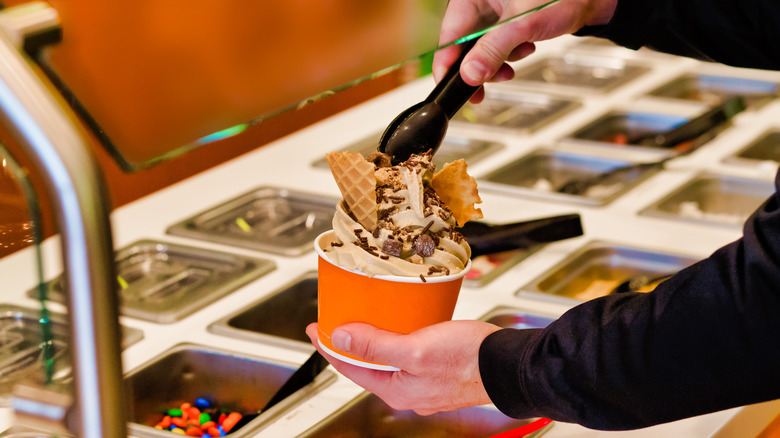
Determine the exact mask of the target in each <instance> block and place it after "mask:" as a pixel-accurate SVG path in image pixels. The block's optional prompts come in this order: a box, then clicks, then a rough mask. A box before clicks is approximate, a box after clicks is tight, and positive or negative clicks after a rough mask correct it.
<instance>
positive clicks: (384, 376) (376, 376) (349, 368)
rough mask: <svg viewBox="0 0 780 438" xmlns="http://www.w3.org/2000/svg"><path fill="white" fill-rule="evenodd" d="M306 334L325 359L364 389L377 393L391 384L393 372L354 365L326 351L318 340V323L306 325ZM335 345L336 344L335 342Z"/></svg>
mask: <svg viewBox="0 0 780 438" xmlns="http://www.w3.org/2000/svg"><path fill="white" fill-rule="evenodd" d="M306 334H307V335H308V336H309V339H311V342H312V344H314V347H315V348H316V349H317V351H319V352H320V354H322V355H323V356H324V357H325V359H327V360H328V363H330V364H331V366H333V368H334V369H335V370H336V371H338V372H339V373H341V374H342V375H343V376H345V377H346V378H348V379H350V380H352V381H353V382H355V383H357V384H358V385H359V386H361V387H362V388H363V389H365V390H367V391H370V392H373V393H376V392H380V391H382V390H383V389H384V388H386V387H387V386H388V385H389V380H390V379H391V378H392V374H393V373H391V372H388V371H380V370H374V369H369V368H363V367H360V366H357V365H352V364H350V363H347V362H344V361H342V360H340V359H337V358H334V357H333V356H331V355H330V354H328V352H327V351H324V350H323V349H322V347H320V345H319V343H318V342H317V339H318V332H317V323H311V324H309V325H308V326H307V327H306ZM334 346H336V345H335V344H334ZM336 348H338V349H339V350H341V348H339V347H338V346H336ZM342 351H344V350H342Z"/></svg>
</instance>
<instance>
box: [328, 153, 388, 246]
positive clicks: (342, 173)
mask: <svg viewBox="0 0 780 438" xmlns="http://www.w3.org/2000/svg"><path fill="white" fill-rule="evenodd" d="M325 159H326V160H327V162H328V165H329V166H330V171H331V173H332V174H333V178H334V179H335V180H336V185H338V187H339V190H340V191H341V195H342V196H343V197H344V201H346V203H347V206H348V207H349V210H350V212H352V214H353V215H354V216H355V219H357V221H358V223H360V225H362V226H363V228H365V229H366V230H368V231H373V230H374V228H376V224H377V204H376V178H374V164H373V163H369V162H368V161H366V159H365V158H363V155H362V154H360V152H347V151H344V152H330V153H328V154H327V155H325Z"/></svg>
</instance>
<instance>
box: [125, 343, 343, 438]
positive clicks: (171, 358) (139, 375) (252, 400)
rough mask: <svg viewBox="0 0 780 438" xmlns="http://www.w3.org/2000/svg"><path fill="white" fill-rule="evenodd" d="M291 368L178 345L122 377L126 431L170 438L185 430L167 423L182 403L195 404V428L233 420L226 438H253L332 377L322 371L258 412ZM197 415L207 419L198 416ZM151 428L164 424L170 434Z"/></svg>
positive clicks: (173, 422) (219, 424)
mask: <svg viewBox="0 0 780 438" xmlns="http://www.w3.org/2000/svg"><path fill="white" fill-rule="evenodd" d="M295 370H296V367H294V366H292V365H287V364H283V363H278V362H276V361H274V360H271V359H263V358H256V357H252V356H249V355H242V354H237V353H233V352H230V351H224V350H221V349H217V348H211V347H206V346H200V345H191V344H181V345H177V346H175V347H173V348H171V349H170V350H169V351H167V352H165V353H164V354H163V355H162V356H160V357H158V358H155V359H154V360H152V361H151V362H150V363H148V364H145V365H143V366H142V367H140V368H139V369H138V370H136V371H133V372H131V373H129V374H128V375H127V376H126V377H125V382H126V386H127V391H128V393H129V402H130V407H131V409H130V412H131V417H130V429H131V431H132V432H133V433H134V434H136V435H138V436H149V437H169V436H172V435H171V432H169V431H171V430H173V429H176V428H179V429H184V430H186V429H188V428H189V427H187V426H184V427H179V426H178V423H179V422H177V421H176V420H172V422H171V420H166V416H167V417H171V418H177V417H178V418H182V415H183V414H182V412H181V411H182V410H184V409H182V404H184V403H187V404H189V405H190V406H192V407H198V405H200V407H198V409H199V410H200V412H199V413H198V415H197V417H198V418H199V424H202V423H201V422H200V421H201V420H206V421H205V422H208V421H213V422H214V423H216V424H217V425H218V426H221V425H223V424H224V423H225V421H226V420H227V417H231V416H232V417H233V418H234V419H235V418H238V423H235V422H233V421H232V420H231V421H230V423H232V424H231V425H232V427H228V426H227V425H226V426H225V427H223V430H224V429H227V430H225V431H226V432H228V435H229V436H232V437H236V438H241V437H248V436H253V435H252V434H253V433H256V432H257V430H258V429H261V428H263V426H264V425H267V424H268V422H269V421H271V420H272V419H273V418H274V417H275V416H278V415H280V414H281V413H283V412H284V411H285V410H287V409H290V408H291V407H292V406H294V405H295V404H296V403H300V402H302V401H303V400H305V399H306V398H307V397H311V396H312V395H313V394H315V393H316V392H317V391H321V390H322V388H323V387H324V386H327V385H328V384H329V383H331V382H332V380H333V379H334V377H335V376H334V374H333V373H332V372H331V371H329V370H325V371H324V372H322V373H321V374H320V375H319V376H317V377H316V379H315V380H314V381H313V382H312V383H310V384H309V385H307V386H305V387H303V388H301V389H300V390H298V391H297V392H296V393H294V394H292V395H291V396H289V397H287V398H286V399H284V400H283V401H282V402H280V403H279V404H277V405H276V406H274V407H272V408H270V409H269V410H267V411H265V412H263V413H262V414H260V411H261V410H262V409H263V408H264V407H265V405H266V403H267V402H268V401H269V400H270V399H271V397H272V396H273V395H274V393H276V391H277V390H278V389H279V388H280V387H281V386H282V384H283V383H284V382H285V381H286V380H287V378H289V377H290V375H292V373H293V372H295ZM202 414H207V415H208V417H209V418H208V419H206V418H201V415H202ZM236 414H238V415H236ZM258 414H259V415H258ZM223 415H224V417H223ZM188 416H193V415H191V414H189V415H188ZM241 420H243V421H241ZM161 423H162V425H161ZM230 423H229V424H230ZM184 424H185V425H186V424H187V423H186V421H185V423H184ZM155 426H161V427H162V426H165V427H163V428H165V429H168V430H169V431H163V430H161V429H157V428H155ZM182 432H183V431H182Z"/></svg>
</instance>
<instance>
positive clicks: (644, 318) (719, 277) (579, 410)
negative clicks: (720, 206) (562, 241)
mask: <svg viewBox="0 0 780 438" xmlns="http://www.w3.org/2000/svg"><path fill="white" fill-rule="evenodd" d="M777 206H778V199H777V195H775V197H773V198H772V199H771V200H770V201H769V202H768V203H767V204H766V205H765V206H764V207H762V209H760V210H759V211H758V212H757V213H756V214H754V215H753V216H752V217H751V219H750V220H749V222H748V224H747V226H746V227H745V235H744V237H743V238H742V239H740V240H739V241H737V242H735V243H732V244H730V245H728V246H726V247H724V248H722V249H721V250H719V251H717V252H716V253H715V254H713V255H712V256H710V257H709V258H707V259H705V260H703V261H702V262H700V263H697V264H695V265H694V266H691V267H690V268H688V269H686V270H683V271H681V272H680V273H678V274H677V275H675V276H674V277H672V278H671V279H669V280H667V281H666V282H664V283H663V284H661V285H660V286H659V287H658V288H657V289H656V290H655V291H654V292H652V293H650V294H628V295H614V296H607V297H603V298H600V299H597V300H593V301H590V302H587V303H584V304H582V305H580V306H577V307H575V308H573V309H571V310H570V311H569V312H567V313H566V314H564V315H563V316H562V317H561V318H560V319H559V320H557V321H556V322H554V323H553V324H552V325H550V326H549V327H548V328H547V329H545V330H526V331H513V330H502V331H500V332H496V333H494V334H492V335H491V336H489V337H488V338H487V339H486V340H485V341H484V342H483V344H482V348H481V350H480V369H481V372H482V375H483V381H484V382H485V386H486V388H487V390H488V394H489V395H490V397H491V399H492V400H493V402H494V403H495V404H496V405H497V406H498V407H499V408H500V409H501V410H502V411H504V412H505V413H507V414H508V415H511V416H514V417H531V416H546V417H550V418H553V419H557V420H561V421H569V422H576V423H580V424H583V425H585V426H587V427H592V428H597V429H632V428H639V427H645V426H649V425H653V424H658V423H663V422H668V421H673V420H677V419H680V418H685V417H690V416H695V415H699V414H703V413H708V412H714V411H717V410H721V409H726V408H730V407H734V406H741V405H745V404H749V403H753V402H759V401H764V400H770V399H773V398H778V397H780V374H778V373H777V372H776V370H777V369H778V368H780V348H779V347H778V346H777V345H778V344H777V339H778V337H779V336H780V318H778V315H780V212H779V211H778V209H777ZM507 376H510V377H509V378H506V377H507Z"/></svg>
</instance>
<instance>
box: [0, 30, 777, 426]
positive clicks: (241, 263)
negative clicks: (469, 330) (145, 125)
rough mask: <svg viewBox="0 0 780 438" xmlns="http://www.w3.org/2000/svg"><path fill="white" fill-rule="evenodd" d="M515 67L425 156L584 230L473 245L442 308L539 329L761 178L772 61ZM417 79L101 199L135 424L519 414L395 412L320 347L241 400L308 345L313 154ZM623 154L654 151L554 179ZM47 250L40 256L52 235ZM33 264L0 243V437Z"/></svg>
mask: <svg viewBox="0 0 780 438" xmlns="http://www.w3.org/2000/svg"><path fill="white" fill-rule="evenodd" d="M514 67H515V69H516V77H515V79H514V80H512V81H509V82H506V83H501V84H489V86H488V88H487V95H486V100H485V101H484V102H483V103H482V104H480V105H473V106H472V105H469V104H467V105H466V106H465V107H464V108H463V109H462V110H461V111H460V112H459V113H458V115H457V117H456V118H455V119H454V120H452V122H451V124H450V128H449V131H448V133H447V138H446V139H445V141H444V144H443V145H442V147H441V149H440V151H439V152H438V153H437V155H436V157H435V160H434V161H435V163H436V164H437V166H439V167H440V166H441V163H444V162H447V161H452V160H453V159H456V158H461V157H462V158H465V160H466V162H467V163H468V169H469V173H470V174H471V175H473V176H474V177H475V178H476V180H477V183H478V185H479V190H480V195H481V198H482V201H483V202H482V204H481V206H480V207H481V208H482V211H483V214H484V219H483V220H482V221H483V222H485V223H489V224H506V223H513V222H519V221H526V220H532V219H537V218H542V217H549V216H557V215H565V214H571V213H576V214H579V215H580V217H581V220H582V226H583V230H584V234H583V235H581V236H579V237H574V238H570V239H565V240H560V241H555V242H552V243H546V244H541V245H536V246H532V247H525V248H517V249H510V250H507V251H504V252H500V253H497V254H491V255H483V256H478V257H475V258H474V259H473V260H472V269H471V271H470V272H469V273H468V274H467V275H466V277H465V280H464V283H463V288H462V290H461V293H460V296H459V298H458V302H457V306H456V308H455V314H454V318H455V319H481V320H485V321H489V322H492V323H494V324H497V325H499V326H502V327H514V328H528V327H544V326H546V325H547V324H549V323H550V322H551V321H553V320H554V319H555V318H557V317H558V316H560V315H561V314H562V313H564V312H566V311H567V310H568V309H570V308H572V307H574V306H576V305H578V304H579V303H582V302H584V301H586V300H589V299H592V298H596V297H600V296H603V295H606V294H610V293H619V288H620V287H626V286H625V285H626V284H628V283H630V280H638V281H641V280H642V279H645V280H647V281H646V282H648V283H652V282H653V281H655V280H657V279H662V278H663V277H665V276H668V275H671V274H673V273H675V272H677V271H679V270H680V269H683V268H685V267H687V266H689V265H691V264H693V263H695V262H696V261H697V260H700V259H702V258H705V257H707V256H708V255H709V254H710V253H712V252H713V251H715V250H716V249H718V248H719V247H721V246H722V245H724V244H726V243H728V242H731V241H733V240H735V239H737V238H739V236H740V235H741V224H742V222H743V221H744V220H745V218H746V217H747V216H748V215H749V214H750V213H751V212H752V211H753V210H754V209H755V208H757V207H758V206H759V205H760V203H762V202H763V200H764V199H766V198H767V197H768V196H769V195H770V194H771V193H772V192H773V184H772V181H773V178H774V174H775V172H776V171H777V168H778V161H780V139H778V138H777V136H778V132H780V125H778V122H777V120H778V117H777V115H778V114H780V91H779V90H778V86H779V84H780V74H778V73H773V72H765V71H757V70H746V69H734V68H729V67H725V66H722V65H713V64H705V63H701V62H698V61H694V60H690V59H682V58H677V57H672V56H667V55H663V54H658V53H654V52H649V51H645V50H640V51H637V52H634V51H629V50H624V49H620V48H617V47H615V46H612V45H609V44H604V43H601V42H598V41H595V40H590V39H582V38H575V37H571V38H560V39H558V40H555V41H552V42H547V43H542V44H539V48H538V50H537V53H536V54H534V55H533V56H531V57H529V58H527V59H525V60H523V61H520V62H518V63H516V64H515V65H514ZM432 86H433V79H432V78H430V77H424V78H422V79H419V80H416V81H414V82H411V83H409V84H407V85H403V86H401V87H400V88H398V89H395V90H393V91H391V92H389V93H386V94H383V95H381V96H379V97H377V98H374V99H371V100H370V101H367V102H365V103H362V104H360V105H358V106H356V107H354V108H352V109H349V110H347V111H344V112H342V113H339V114H337V115H335V116H332V117H330V118H328V119H326V120H324V121H322V122H319V123H316V124H314V125H312V126H310V127H307V128H305V129H303V130H300V131H298V132H295V133H293V134H291V135H288V136H286V137H284V138H282V139H280V140H277V141H274V142H273V143H271V144H269V145H266V146H264V147H262V148H258V149H256V150H254V151H252V152H250V153H247V154H245V155H242V156H240V157H238V158H235V159H233V160H231V161H229V162H226V163H224V164H221V165H218V166H216V167H214V168H212V169H209V170H207V171H205V172H202V173H200V174H197V175H195V176H193V177H190V178H188V179H186V180H183V181H181V182H179V183H176V184H174V185H172V186H170V187H167V188H165V189H163V190H160V191H158V192H155V193H153V194H151V195H148V196H146V197H144V198H142V199H140V200H137V201H135V202H132V203H130V204H128V205H125V206H123V207H120V208H118V209H117V210H115V211H113V212H112V214H111V222H112V226H113V235H114V243H115V248H116V252H115V262H116V266H117V274H118V283H119V284H118V286H117V291H118V293H119V294H120V313H121V317H120V325H121V328H122V338H123V343H122V360H123V367H124V380H125V383H126V389H127V396H128V400H127V404H128V412H130V414H129V418H128V419H129V421H130V425H129V434H130V435H131V436H135V437H166V436H172V432H169V431H166V430H162V428H163V427H165V426H170V423H171V422H184V424H186V422H187V421H191V420H192V418H194V417H198V418H199V421H201V422H202V423H207V422H208V421H212V422H213V423H214V424H213V427H215V428H216V429H214V430H216V432H213V433H216V434H218V433H228V435H229V436H235V437H237V438H238V437H255V436H256V437H274V438H279V437H312V438H313V437H332V436H343V437H369V436H376V437H379V436H382V437H402V436H414V437H439V436H442V437H443V436H447V437H454V436H464V437H474V438H477V437H491V436H493V435H496V434H499V433H501V432H504V431H507V430H510V429H514V428H517V427H519V426H522V425H523V424H525V423H527V422H528V421H530V419H529V420H516V419H511V418H509V417H506V416H504V415H503V414H502V413H500V412H499V411H498V410H497V409H496V408H494V407H493V406H481V407H472V408H466V409H461V410H458V411H453V412H447V413H440V414H436V415H432V416H425V417H423V416H417V415H415V414H413V413H412V412H409V411H396V410H393V409H391V408H390V407H388V406H387V405H385V404H384V403H383V402H382V401H381V400H380V399H378V398H377V397H376V396H374V395H372V394H369V393H367V392H364V391H363V390H362V389H361V388H360V387H359V386H357V385H355V384H354V383H352V382H351V381H349V380H348V379H346V378H345V377H343V376H341V375H340V374H338V373H337V372H336V371H335V370H334V369H333V368H332V367H328V368H326V369H325V370H324V371H323V372H322V373H321V374H319V375H318V376H317V377H316V379H315V380H314V381H313V382H312V383H311V384H309V385H307V386H306V387H304V388H303V389H302V390H299V391H297V392H296V393H294V394H293V395H292V396H290V397H287V398H286V399H285V400H283V401H282V402H281V403H279V404H277V405H275V406H274V407H273V408H271V409H269V410H267V411H264V412H262V413H260V414H259V415H255V414H257V413H258V412H259V411H261V410H262V408H263V406H264V405H265V403H266V402H267V401H268V399H269V398H270V397H271V395H272V394H273V393H274V392H275V391H276V390H277V389H278V388H279V387H280V386H281V385H282V383H283V382H284V381H285V380H286V379H287V378H288V377H289V376H290V375H291V374H292V373H293V372H294V371H295V370H296V369H297V368H298V366H300V365H301V364H302V363H303V362H304V361H305V360H306V359H307V358H308V357H309V356H310V355H311V354H312V353H313V352H314V348H313V346H312V345H311V344H310V342H309V341H308V338H307V337H306V336H305V334H304V328H305V327H306V325H307V324H309V323H310V322H314V321H315V320H316V319H317V256H316V253H315V252H314V251H313V242H314V239H315V237H316V236H317V235H319V234H320V233H322V232H323V231H326V230H328V229H330V228H331V221H332V218H333V215H334V211H335V210H334V207H335V205H336V202H337V201H338V200H339V199H340V198H341V194H340V192H339V189H338V187H337V186H336V184H335V183H334V180H333V177H332V175H331V172H330V171H329V169H328V166H327V164H326V163H325V161H324V157H325V155H326V154H327V153H328V152H331V151H343V150H350V151H361V152H364V153H367V152H371V151H373V150H374V149H375V145H376V143H377V141H378V139H379V136H380V135H381V133H382V131H383V130H384V128H385V127H386V126H387V124H388V123H389V121H390V120H392V119H393V118H394V117H395V116H396V115H397V114H398V113H399V112H401V111H402V110H403V109H405V108H407V107H409V106H410V105H412V104H413V103H416V102H418V101H420V100H421V99H422V98H423V97H424V96H426V95H427V94H428V92H429V91H430V89H431V88H432ZM733 96H739V97H740V98H741V102H742V103H743V104H744V108H740V111H739V112H738V113H736V114H731V115H730V117H729V118H728V119H727V120H726V121H725V122H724V121H721V122H720V124H714V125H713V126H710V127H709V128H710V129H708V130H707V131H706V132H705V133H704V134H702V135H700V136H699V137H696V138H694V139H691V140H688V141H687V142H686V143H684V144H682V145H680V144H677V145H675V146H673V147H669V146H668V145H664V144H658V143H654V142H652V141H647V140H648V139H651V140H652V139H653V138H656V137H658V135H655V134H659V133H660V134H663V133H665V132H669V131H671V130H673V128H674V127H676V126H678V125H680V124H682V123H684V122H685V121H687V120H690V119H691V118H694V117H696V116H698V115H700V114H703V113H706V112H707V111H709V110H710V109H712V108H716V107H718V105H721V104H722V103H724V102H727V101H728V100H729V98H731V97H733ZM650 134H653V135H650ZM656 162H657V163H656ZM637 163H655V164H653V165H646V166H635V167H632V168H631V169H630V170H627V171H621V172H615V173H612V174H611V176H610V177H609V178H603V179H601V180H599V181H598V183H597V184H592V185H591V186H589V187H587V188H586V189H582V190H561V189H560V188H561V187H563V186H565V185H566V184H567V183H568V182H571V181H572V180H573V179H575V178H585V177H588V176H595V175H600V174H604V173H605V172H608V171H610V170H613V169H616V168H619V167H624V166H629V165H632V164H637ZM42 251H43V253H44V254H43V255H44V257H47V259H56V258H57V257H56V254H57V253H58V251H59V241H58V239H57V238H56V237H55V238H50V239H48V240H47V241H45V242H44V244H43V245H42ZM44 268H45V271H44V277H45V280H46V282H45V288H46V291H47V292H48V295H49V298H50V301H49V302H48V304H47V307H48V309H49V310H50V311H51V312H52V322H54V323H57V324H55V325H54V329H55V331H54V339H55V348H54V350H55V352H54V354H55V360H57V359H60V358H61V359H62V365H61V366H57V367H55V369H54V376H53V378H54V379H55V380H59V381H62V382H67V381H68V379H69V378H70V377H71V374H70V372H71V370H70V368H69V367H68V366H66V365H65V364H67V363H68V357H69V345H70V343H69V341H68V339H67V331H66V330H59V328H60V326H59V325H58V324H59V323H61V316H62V314H64V313H65V312H66V311H67V307H66V306H65V305H64V304H63V301H64V300H65V297H66V294H65V293H64V292H65V291H64V290H63V288H64V286H63V282H62V279H61V275H62V267H61V266H58V265H56V264H52V263H47V264H46V265H45V267H44ZM35 269H36V266H35V262H34V254H33V251H32V249H26V250H22V251H19V252H16V253H14V254H12V255H10V256H7V257H5V258H3V259H2V260H0V277H1V278H3V287H2V288H3V291H4V293H3V296H2V301H3V302H2V304H1V305H0V318H3V327H4V329H3V333H4V335H3V337H2V342H1V343H0V348H1V349H2V353H0V359H1V360H2V361H0V388H2V389H3V390H4V393H3V394H4V399H3V400H4V404H3V408H2V409H3V417H2V424H0V425H2V426H3V429H5V428H8V427H11V428H10V429H8V430H6V431H5V432H4V433H3V434H2V435H0V436H7V437H11V436H44V435H43V434H38V433H33V432H30V431H29V429H26V428H25V427H23V426H19V425H14V415H13V411H12V409H11V407H10V400H9V398H8V393H9V391H10V385H11V384H12V383H13V381H14V379H15V378H16V377H17V376H18V377H21V376H23V375H25V374H26V373H34V372H37V371H36V370H38V368H37V367H36V365H37V364H38V363H39V362H40V357H39V354H38V344H37V342H38V339H39V338H38V334H37V333H36V330H38V326H37V325H36V321H37V320H38V318H39V314H38V313H37V312H38V309H39V308H40V303H39V301H38V296H39V295H38V294H39V293H40V291H39V290H37V289H36V284H34V283H30V282H29V281H30V280H31V279H34V278H36V274H35ZM631 287H633V286H631ZM650 287H652V285H651V286H650ZM637 289H638V287H637ZM183 404H185V405H184V406H182V405H183ZM191 409H195V413H193V411H191ZM234 413H238V414H241V416H242V419H241V420H239V419H238V416H237V415H234ZM778 413H780V404H779V403H771V402H770V403H765V404H761V405H753V406H747V407H740V408H734V409H730V410H727V411H722V412H716V413H712V414H708V415H703V416H700V417H694V418H689V419H685V420H681V421H677V422H673V423H668V424H663V425H659V426H654V427H650V428H647V429H641V430H635V431H625V432H602V431H594V430H590V429H586V428H584V427H581V426H578V425H574V424H566V423H561V422H555V423H554V424H553V427H552V428H549V429H546V431H545V433H544V436H545V437H549V438H554V437H569V438H571V437H582V438H598V437H611V436H616V437H617V436H619V437H667V436H675V437H751V436H758V434H759V433H760V432H761V431H762V430H763V429H764V428H765V427H766V426H767V424H768V423H769V422H770V421H771V420H772V419H774V418H775V417H776V416H777V415H778ZM203 415H205V416H206V417H202V416H203ZM166 417H167V419H165V418H166ZM166 422H167V424H164V423H166ZM199 424H200V423H199ZM155 426H159V427H157V428H156V427H155ZM219 427H221V428H222V431H224V432H221V431H220V430H219V429H218V428H219ZM206 429H208V428H206ZM206 429H204V430H206ZM226 429H227V430H226ZM26 432H29V433H30V434H29V435H26V434H25V433H26ZM210 436H214V435H210Z"/></svg>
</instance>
